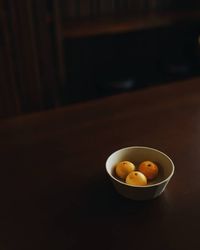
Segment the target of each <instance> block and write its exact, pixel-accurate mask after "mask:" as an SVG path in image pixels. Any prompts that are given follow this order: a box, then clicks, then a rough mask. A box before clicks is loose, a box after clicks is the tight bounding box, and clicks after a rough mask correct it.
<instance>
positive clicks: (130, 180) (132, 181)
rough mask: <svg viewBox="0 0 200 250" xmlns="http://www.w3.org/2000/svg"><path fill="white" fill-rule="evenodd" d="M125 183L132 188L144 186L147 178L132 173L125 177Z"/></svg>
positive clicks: (139, 173)
mask: <svg viewBox="0 0 200 250" xmlns="http://www.w3.org/2000/svg"><path fill="white" fill-rule="evenodd" d="M126 183H127V184H129V185H133V186H146V185H147V178H146V176H145V175H144V174H143V173H141V172H139V171H132V172H131V173H129V174H128V175H127V177H126Z"/></svg>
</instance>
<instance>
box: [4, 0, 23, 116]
mask: <svg viewBox="0 0 200 250" xmlns="http://www.w3.org/2000/svg"><path fill="white" fill-rule="evenodd" d="M6 7H7V6H6V5H5V2H2V1H1V2H0V27H1V28H0V39H1V44H0V70H1V72H0V74H1V78H0V92H1V94H0V106H1V109H0V110H1V111H0V117H4V116H10V115H16V114H19V113H20V100H19V96H18V91H17V83H16V75H15V66H14V62H13V61H14V60H13V48H12V43H11V40H12V36H11V30H10V25H9V24H10V23H9V19H8V13H7V9H6Z"/></svg>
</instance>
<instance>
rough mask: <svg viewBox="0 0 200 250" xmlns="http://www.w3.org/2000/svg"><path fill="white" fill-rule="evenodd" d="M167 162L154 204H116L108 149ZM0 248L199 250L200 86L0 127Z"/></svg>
mask: <svg viewBox="0 0 200 250" xmlns="http://www.w3.org/2000/svg"><path fill="white" fill-rule="evenodd" d="M131 145H145V146H150V147H154V148H157V149H160V150H162V151H164V152H165V153H167V154H168V155H169V156H170V157H171V158H172V159H173V161H174V163H175V167H176V170H175V175H174V176H173V178H172V180H171V182H170V183H169V185H168V187H167V189H166V190H165V192H164V193H163V194H162V195H161V196H160V197H159V198H157V199H154V200H151V201H143V202H136V201H131V200H127V199H125V198H123V197H121V196H119V195H118V194H117V193H116V192H115V190H114V189H113V186H112V184H111V183H110V181H109V179H108V178H107V175H106V172H105V161H106V158H107V157H108V156H109V154H110V153H112V152H113V151H114V150H116V149H119V148H121V147H126V146H131ZM0 199H1V203H0V239H1V242H0V249H2V250H11V249H13V250H18V249H20V250H23V249H26V250H29V249H30V250H32V249H34V250H35V249H37V250H39V249H59V250H62V249H68V250H71V249H73V250H78V249H79V250H80V249H93V250H98V249H101V250H102V249H114V250H117V249H120V250H121V249H135V250H140V249H142V250H143V249H149V250H150V249H154V250H155V249H156V250H157V249H159V250H160V249H167V250H171V249H172V250H176V249H180V250H184V249H187V250H193V249H194V250H195V249H199V232H200V79H194V80H190V81H185V82H177V83H171V84H167V85H163V86H159V87H153V88H148V89H145V90H141V91H136V92H133V93H126V94H121V95H117V96H113V97H108V98H104V99H101V100H97V101H92V102H88V103H84V104H77V105H73V106H69V107H66V108H62V109H58V110H54V111H48V112H41V113H36V114H31V115H27V116H22V117H17V118H12V119H8V120H2V121H0Z"/></svg>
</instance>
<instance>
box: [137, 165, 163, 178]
mask: <svg viewBox="0 0 200 250" xmlns="http://www.w3.org/2000/svg"><path fill="white" fill-rule="evenodd" d="M138 170H139V171H140V172H141V173H143V174H144V175H145V176H146V177H147V180H153V179H155V178H156V177H157V176H158V172H159V170H158V166H157V165H156V164H155V163H154V162H152V161H143V162H141V163H140V165H139V167H138Z"/></svg>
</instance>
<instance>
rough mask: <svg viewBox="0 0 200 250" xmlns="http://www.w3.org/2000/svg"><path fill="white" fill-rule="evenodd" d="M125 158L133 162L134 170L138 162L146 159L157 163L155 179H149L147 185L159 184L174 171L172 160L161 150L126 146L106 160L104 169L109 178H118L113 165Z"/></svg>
mask: <svg viewBox="0 0 200 250" xmlns="http://www.w3.org/2000/svg"><path fill="white" fill-rule="evenodd" d="M125 160H126V161H131V162H133V163H134V164H135V166H136V170H137V167H138V165H139V163H141V162H142V161H146V160H149V161H153V162H155V163H156V164H157V165H158V167H159V175H158V177H157V178H156V179H155V180H153V181H149V182H148V186H150V185H159V183H161V182H162V181H165V180H166V179H168V178H170V176H171V175H172V174H173V172H174V164H173V162H172V160H171V159H170V158H169V157H168V156H167V155H166V154H164V153H163V152H161V151H159V150H156V149H153V148H149V147H128V148H123V149H120V150H118V151H116V152H114V153H113V154H111V155H110V156H109V158H108V159H107V161H106V170H107V172H108V174H109V175H110V176H111V178H113V179H114V180H116V181H120V180H119V179H118V178H117V177H116V175H115V166H116V164H117V163H118V162H120V161H125ZM120 182H122V181H120ZM122 183H124V182H122ZM124 184H125V183H124Z"/></svg>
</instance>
